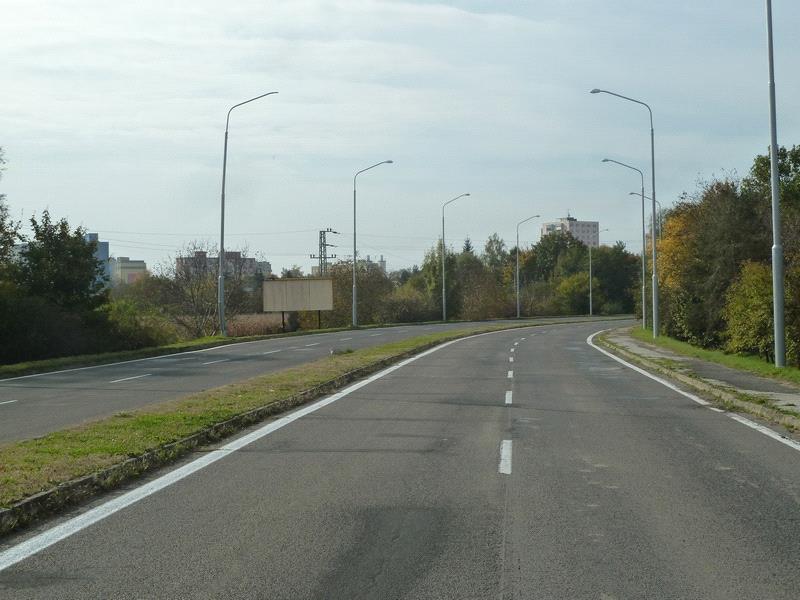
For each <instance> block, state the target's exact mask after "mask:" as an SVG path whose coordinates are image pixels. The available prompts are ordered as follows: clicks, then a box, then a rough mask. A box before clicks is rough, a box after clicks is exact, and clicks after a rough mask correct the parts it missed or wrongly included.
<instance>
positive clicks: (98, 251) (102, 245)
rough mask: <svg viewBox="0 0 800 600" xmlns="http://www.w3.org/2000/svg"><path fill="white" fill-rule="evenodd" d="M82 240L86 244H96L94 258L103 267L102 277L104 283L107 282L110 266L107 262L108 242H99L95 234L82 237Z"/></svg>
mask: <svg viewBox="0 0 800 600" xmlns="http://www.w3.org/2000/svg"><path fill="white" fill-rule="evenodd" d="M84 239H85V240H86V241H87V242H95V243H96V246H95V249H94V257H95V259H96V260H97V261H98V262H100V264H101V265H103V276H104V277H105V279H106V281H109V280H110V279H111V265H110V264H109V262H108V258H109V252H108V242H101V241H100V238H99V236H98V235H97V234H96V233H87V234H86V235H85V236H84Z"/></svg>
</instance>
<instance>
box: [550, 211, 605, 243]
mask: <svg viewBox="0 0 800 600" xmlns="http://www.w3.org/2000/svg"><path fill="white" fill-rule="evenodd" d="M554 231H563V232H565V233H571V234H572V237H574V238H575V239H577V240H580V241H581V242H583V243H584V244H586V245H587V246H591V247H592V248H597V247H598V246H599V245H600V223H599V222H598V221H578V219H576V218H575V217H571V216H569V215H567V216H566V217H562V218H561V219H559V220H558V221H551V222H549V223H542V236H545V235H547V234H548V233H553V232H554Z"/></svg>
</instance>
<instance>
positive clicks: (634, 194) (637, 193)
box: [628, 192, 664, 240]
mask: <svg viewBox="0 0 800 600" xmlns="http://www.w3.org/2000/svg"><path fill="white" fill-rule="evenodd" d="M628 195H629V196H642V198H643V199H644V200H652V198H651V197H650V196H646V195H644V194H642V193H640V192H629V193H628ZM656 206H657V207H658V239H659V240H660V239H661V234H662V232H663V229H664V223H663V222H662V219H661V214H662V213H663V212H664V209H663V208H661V202H659V201H658V200H656Z"/></svg>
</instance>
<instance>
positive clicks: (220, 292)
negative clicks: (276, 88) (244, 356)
mask: <svg viewBox="0 0 800 600" xmlns="http://www.w3.org/2000/svg"><path fill="white" fill-rule="evenodd" d="M277 93H278V92H267V93H266V94H261V95H260V96H256V97H255V98H250V100H245V101H244V102H239V104H234V105H233V106H231V107H230V109H229V110H228V117H227V118H226V119H225V148H224V150H223V152H222V196H221V198H220V214H221V216H220V225H219V273H218V276H217V304H218V306H219V333H220V335H223V336H224V335H227V329H226V327H225V172H226V171H227V168H228V125H229V124H230V121H231V111H232V110H233V109H234V108H236V107H238V106H242V105H243V104H248V103H249V102H253V101H254V100H258V99H260V98H265V97H266V96H272V95H273V94H277Z"/></svg>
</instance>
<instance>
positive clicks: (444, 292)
mask: <svg viewBox="0 0 800 600" xmlns="http://www.w3.org/2000/svg"><path fill="white" fill-rule="evenodd" d="M464 196H469V193H467V194H461V195H460V196H456V197H455V198H453V199H452V200H448V201H447V202H445V203H444V204H442V321H447V288H446V287H445V262H444V257H445V254H446V251H445V245H444V207H445V206H447V205H448V204H450V203H451V202H455V201H456V200H458V199H459V198H463V197H464Z"/></svg>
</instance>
